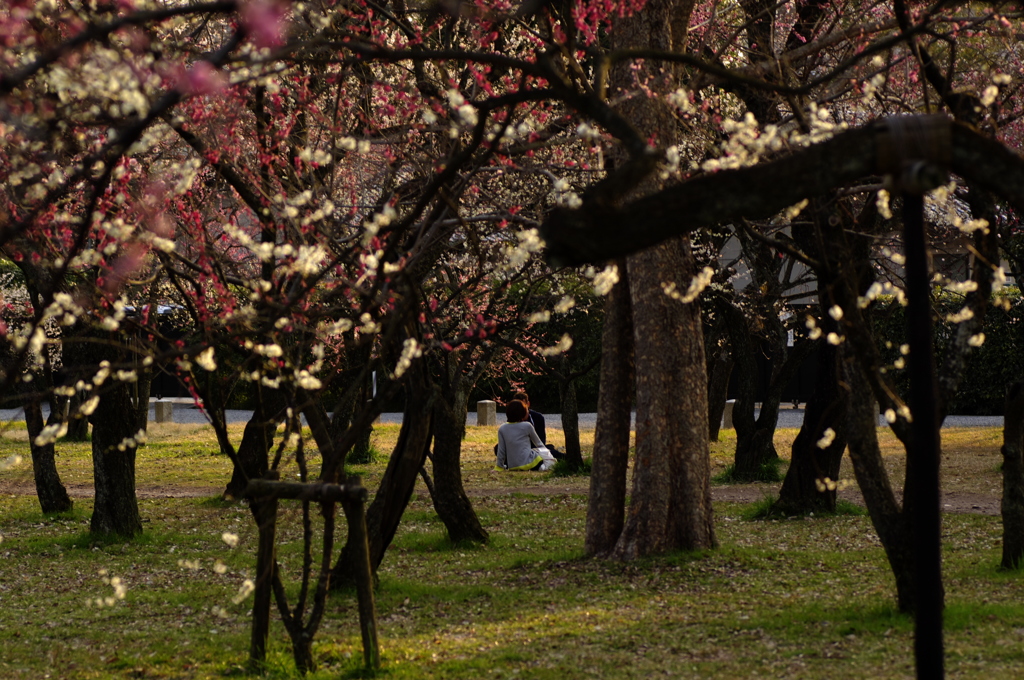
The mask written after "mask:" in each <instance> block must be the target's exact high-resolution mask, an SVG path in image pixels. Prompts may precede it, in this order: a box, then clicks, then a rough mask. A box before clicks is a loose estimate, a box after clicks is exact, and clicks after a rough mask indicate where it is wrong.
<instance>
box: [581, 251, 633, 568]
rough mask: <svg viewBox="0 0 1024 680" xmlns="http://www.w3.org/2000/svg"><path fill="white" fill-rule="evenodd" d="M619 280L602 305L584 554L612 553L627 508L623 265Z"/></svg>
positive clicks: (629, 352) (627, 308)
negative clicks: (599, 382) (595, 410)
mask: <svg viewBox="0 0 1024 680" xmlns="http://www.w3.org/2000/svg"><path fill="white" fill-rule="evenodd" d="M618 267H619V277H620V280H619V282H618V283H617V284H615V286H614V287H613V288H612V290H611V293H610V294H609V295H608V302H607V303H605V314H604V329H603V330H602V332H601V391H600V392H599V393H598V397H597V425H596V426H595V428H596V429H595V431H594V454H593V456H592V458H591V469H590V496H589V499H588V504H587V534H586V539H585V542H584V550H585V551H586V553H587V554H588V555H605V554H608V553H610V552H611V551H612V549H613V548H614V547H615V542H616V541H617V540H618V539H619V534H621V533H622V525H623V521H624V516H625V504H626V469H627V466H628V464H629V433H630V429H631V425H632V423H631V421H632V408H633V394H634V390H635V389H636V384H635V382H634V380H635V378H634V374H633V314H632V311H631V305H630V300H629V280H628V278H627V274H626V267H625V262H624V261H620V262H619V263H618Z"/></svg>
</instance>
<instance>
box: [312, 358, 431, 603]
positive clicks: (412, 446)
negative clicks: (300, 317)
mask: <svg viewBox="0 0 1024 680" xmlns="http://www.w3.org/2000/svg"><path fill="white" fill-rule="evenodd" d="M423 371H424V368H423V366H422V362H417V363H414V364H413V366H412V368H410V369H409V370H408V371H407V373H406V375H407V376H408V378H407V383H406V393H407V395H408V396H407V398H406V403H405V413H404V414H403V416H402V429H401V430H400V431H399V434H398V442H397V443H396V444H395V449H394V451H392V453H391V459H390V460H389V461H388V467H387V469H386V470H385V471H384V476H383V477H382V478H381V480H380V486H378V487H377V493H376V495H375V496H374V498H373V503H371V504H370V507H369V509H368V510H367V512H366V531H367V536H368V539H369V544H370V566H371V567H372V568H373V571H374V573H376V571H377V567H379V566H380V563H381V562H382V561H383V560H384V553H385V552H386V551H387V549H388V546H389V545H391V540H392V539H393V538H394V536H395V532H396V531H397V530H398V525H399V523H400V522H401V520H402V514H403V513H404V512H405V508H406V506H407V505H408V504H409V498H411V497H412V492H413V489H414V488H415V486H416V479H417V477H418V475H419V471H420V468H421V467H423V463H424V461H425V460H426V459H427V451H428V450H429V448H430V433H431V426H430V420H431V418H430V415H431V412H432V411H433V403H434V400H435V399H436V394H435V391H434V390H433V389H432V388H431V387H430V386H429V384H428V382H427V380H426V377H425V376H424V374H423ZM357 554H358V553H357V552H356V549H355V547H354V546H353V545H352V535H351V534H349V540H348V541H346V543H345V547H344V548H343V549H342V551H341V555H340V556H339V557H338V561H337V563H335V565H334V569H333V570H332V571H331V587H332V588H339V587H343V586H345V585H348V584H351V583H352V582H353V580H354V574H353V573H352V572H351V569H350V566H351V564H352V561H353V560H354V559H355V555H357Z"/></svg>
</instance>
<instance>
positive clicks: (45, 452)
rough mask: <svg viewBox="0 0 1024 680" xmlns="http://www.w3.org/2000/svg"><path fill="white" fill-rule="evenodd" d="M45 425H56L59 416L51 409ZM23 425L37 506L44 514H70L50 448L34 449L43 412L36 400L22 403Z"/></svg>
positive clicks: (50, 446)
mask: <svg viewBox="0 0 1024 680" xmlns="http://www.w3.org/2000/svg"><path fill="white" fill-rule="evenodd" d="M49 421H50V422H49V423H48V424H56V423H59V422H60V414H58V413H55V409H51V411H50V418H49ZM25 424H26V426H27V427H28V441H29V446H30V448H31V450H32V475H33V476H34V477H35V481H36V495H37V496H38V498H39V506H40V508H41V509H42V511H43V512H44V513H51V512H68V511H70V510H71V507H72V505H73V504H72V502H71V497H70V496H68V491H67V489H66V488H64V484H63V483H62V482H61V481H60V474H58V472H57V464H56V461H55V459H54V445H53V444H44V445H42V446H37V445H36V443H35V440H36V437H38V436H39V434H40V433H41V432H42V431H43V410H42V408H41V407H40V405H39V401H38V400H37V399H29V400H28V401H26V402H25Z"/></svg>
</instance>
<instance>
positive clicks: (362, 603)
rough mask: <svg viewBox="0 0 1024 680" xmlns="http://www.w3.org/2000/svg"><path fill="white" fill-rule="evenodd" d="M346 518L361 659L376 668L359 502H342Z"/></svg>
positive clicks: (369, 575) (374, 627) (369, 572)
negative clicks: (354, 584) (360, 643)
mask: <svg viewBox="0 0 1024 680" xmlns="http://www.w3.org/2000/svg"><path fill="white" fill-rule="evenodd" d="M349 483H350V484H353V485H356V486H359V485H361V484H362V480H360V479H359V477H351V478H350V479H349ZM343 507H344V508H345V515H346V517H347V518H348V530H349V532H350V536H351V541H352V545H353V547H354V548H355V551H354V554H353V556H352V557H353V559H354V560H356V564H355V565H354V568H353V570H352V571H353V573H354V574H355V577H356V593H357V595H358V597H359V629H360V632H361V633H362V636H363V659H364V660H365V662H366V667H367V668H371V669H374V670H376V669H378V668H380V649H379V647H378V645H377V607H376V604H375V603H374V598H373V568H372V567H371V566H370V541H369V538H368V535H367V532H366V511H365V508H364V501H363V500H346V501H344V502H343Z"/></svg>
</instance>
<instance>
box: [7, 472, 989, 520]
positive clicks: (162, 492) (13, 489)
mask: <svg viewBox="0 0 1024 680" xmlns="http://www.w3.org/2000/svg"><path fill="white" fill-rule="evenodd" d="M222 491H223V487H174V486H139V487H138V488H137V489H136V495H137V496H138V497H139V498H140V499H146V500H152V499H158V498H207V497H210V496H216V495H217V494H219V493H221V492H222ZM417 492H420V493H422V490H421V489H419V488H417ZM586 492H587V489H586V485H585V483H582V484H581V483H580V482H577V483H575V484H573V483H564V484H559V483H550V484H543V485H541V484H535V485H524V486H518V487H514V488H509V487H502V488H477V489H467V490H466V493H467V494H468V495H469V496H470V497H477V498H485V497H489V496H503V495H506V494H525V495H531V496H564V495H568V494H580V493H586ZM777 492H778V489H777V488H776V487H775V486H774V485H771V484H736V485H729V486H713V487H711V498H712V500H715V501H721V502H726V503H755V502H757V501H759V500H761V499H762V498H764V497H765V496H767V495H771V494H774V493H777ZM35 493H36V490H35V487H34V486H31V485H28V484H10V483H4V482H3V480H0V494H6V495H9V496H33V495H35ZM68 494H69V495H70V496H71V497H72V498H92V497H93V495H94V490H93V487H92V485H86V484H71V485H68ZM839 497H840V498H842V499H844V500H848V501H850V502H852V503H856V504H857V505H861V506H863V505H864V499H863V497H862V496H861V494H860V492H859V491H857V490H856V489H844V490H842V491H840V492H839ZM942 510H943V512H954V513H969V514H977V515H993V516H995V515H999V511H1000V498H999V497H998V496H994V495H991V494H980V493H969V492H965V491H949V492H946V493H944V494H943V495H942Z"/></svg>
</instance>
